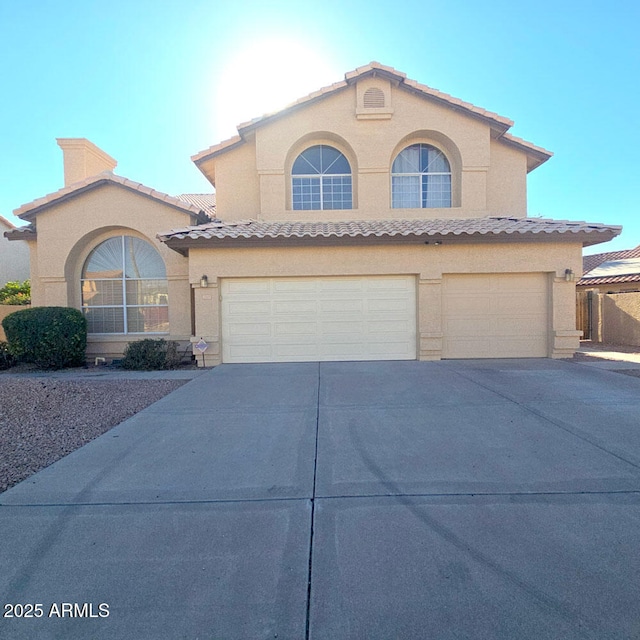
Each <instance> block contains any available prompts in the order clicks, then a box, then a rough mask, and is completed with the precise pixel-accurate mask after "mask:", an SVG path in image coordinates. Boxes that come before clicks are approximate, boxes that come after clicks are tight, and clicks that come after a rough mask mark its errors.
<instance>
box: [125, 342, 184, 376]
mask: <svg viewBox="0 0 640 640" xmlns="http://www.w3.org/2000/svg"><path fill="white" fill-rule="evenodd" d="M180 359H181V358H180V355H179V354H178V343H177V342H175V341H173V340H169V341H167V340H164V339H163V338H159V339H158V340H153V339H151V338H146V339H144V340H139V341H137V342H130V343H129V344H128V345H127V348H126V349H125V350H124V356H123V358H122V361H121V362H120V366H121V367H122V368H123V369H134V370H136V371H153V370H155V369H174V368H175V367H177V366H178V365H179V364H180Z"/></svg>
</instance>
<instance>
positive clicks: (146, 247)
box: [82, 236, 169, 333]
mask: <svg viewBox="0 0 640 640" xmlns="http://www.w3.org/2000/svg"><path fill="white" fill-rule="evenodd" d="M82 311H83V312H84V314H85V316H86V318H87V323H88V331H89V333H147V332H152V333H165V332H168V331H169V309H168V295H167V273H166V270H165V267H164V262H163V261H162V258H161V257H160V254H159V253H158V252H157V251H156V249H155V248H154V247H153V246H152V245H150V244H149V243H148V242H145V241H144V240H140V239H139V238H134V237H132V236H117V237H115V238H109V240H105V241H104V242H102V243H101V244H99V245H98V246H97V247H96V248H95V249H94V250H93V251H92V252H91V253H90V254H89V257H88V258H87V260H86V261H85V263H84V267H83V269H82Z"/></svg>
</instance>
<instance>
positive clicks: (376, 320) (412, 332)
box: [221, 276, 416, 362]
mask: <svg viewBox="0 0 640 640" xmlns="http://www.w3.org/2000/svg"><path fill="white" fill-rule="evenodd" d="M415 296H416V283H415V278H414V277H413V276H379V277H378V276H367V277H340V278H338V277H335V278H251V279H249V278H238V279H227V280H223V281H222V303H221V304H222V360H223V362H305V361H307V362H309V361H321V360H322V361H327V360H329V361H330V360H413V359H415V357H416V299H415Z"/></svg>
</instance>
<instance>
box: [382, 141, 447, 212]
mask: <svg viewBox="0 0 640 640" xmlns="http://www.w3.org/2000/svg"><path fill="white" fill-rule="evenodd" d="M391 193H392V196H391V201H392V206H393V208H394V209H420V208H435V207H450V206H451V166H450V165H449V161H448V160H447V158H446V156H445V155H444V153H442V151H440V149H436V148H435V147H432V146H431V145H429V144H412V145H411V146H410V147H407V148H406V149H404V150H403V151H401V152H400V153H399V154H398V157H397V158H396V159H395V160H394V161H393V166H392V167H391Z"/></svg>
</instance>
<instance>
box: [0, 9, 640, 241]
mask: <svg viewBox="0 0 640 640" xmlns="http://www.w3.org/2000/svg"><path fill="white" fill-rule="evenodd" d="M639 25H640V3H638V2H637V0H626V1H622V0H611V1H610V2H608V3H602V2H592V1H590V0H584V1H580V2H578V1H573V0H568V1H567V0H555V1H553V2H551V1H549V0H538V1H537V2H523V1H522V2H521V1H520V0H488V1H487V2H482V3H481V2H473V1H472V0H467V1H463V0H449V1H447V2H443V1H442V0H439V1H437V2H435V1H431V0H420V1H406V2H404V1H402V0H399V1H396V2H390V3H385V4H380V5H379V6H377V4H376V3H373V2H371V1H370V0H367V1H362V0H354V1H349V0H340V1H334V0H323V2H313V3H312V2H304V1H303V0H297V1H281V2H279V1H278V0H272V1H270V2H265V1H261V2H253V1H244V2H243V1H241V0H237V1H236V2H231V1H229V0H226V1H224V2H221V1H216V0H111V1H110V2H105V1H104V0H101V1H97V0H0V97H1V99H0V149H1V153H0V176H1V177H0V215H3V216H5V217H8V218H9V219H11V220H13V221H14V222H16V219H15V218H13V217H12V216H11V212H12V210H13V209H15V208H17V207H18V206H20V205H21V204H23V203H25V202H29V201H31V200H33V199H35V198H37V197H40V196H42V195H45V194H47V193H50V192H52V191H55V190H57V189H58V188H60V187H61V186H62V153H61V151H60V149H59V148H58V147H57V145H56V142H55V138H57V137H86V138H89V139H90V140H91V141H93V142H95V143H96V144H97V145H98V146H99V147H101V148H102V149H104V150H105V151H106V152H107V153H109V154H110V155H112V156H113V157H114V158H115V159H116V160H118V167H117V168H116V172H117V173H118V174H120V175H124V176H126V177H128V178H131V179H133V180H137V181H139V182H142V183H144V184H146V185H148V186H150V187H153V188H156V189H158V190H160V191H165V192H167V193H170V194H178V193H183V192H192V193H202V192H207V191H210V190H211V189H210V186H209V184H208V183H207V182H206V180H205V179H204V178H203V177H202V176H201V174H200V172H199V171H198V170H197V169H196V168H195V166H194V165H193V163H192V162H191V160H190V156H191V155H193V154H194V153H196V152H198V151H200V150H202V149H205V148H207V147H208V146H210V145H212V144H215V143H217V142H219V141H220V140H222V139H225V138H227V137H230V136H231V135H233V133H234V127H235V125H237V124H239V123H240V122H242V121H245V120H247V119H249V118H251V117H254V116H258V115H261V114H262V113H264V112H265V111H268V110H272V109H275V108H277V107H279V106H281V105H282V104H285V103H287V102H290V101H292V100H294V99H296V98H297V97H300V96H301V95H305V94H306V93H309V92H310V91H313V90H314V89H316V88H319V87H321V86H324V85H326V84H330V83H331V82H334V81H337V80H340V79H342V77H343V74H344V72H346V71H349V70H351V69H354V68H355V67H357V66H360V65H363V64H366V63H367V62H369V61H371V60H377V61H379V62H381V63H383V64H386V65H389V66H392V67H395V68H396V69H398V70H400V71H403V72H405V73H406V74H407V75H408V76H409V77H410V78H413V79H415V80H418V81H419V82H422V83H424V84H427V85H429V86H431V87H434V88H437V89H440V90H441V91H445V92H447V93H450V94H452V95H454V96H456V97H458V98H461V99H463V100H466V101H468V102H471V103H473V104H476V105H478V106H481V107H484V108H486V109H489V110H491V111H495V112H497V113H499V114H500V115H503V116H506V117H509V118H511V119H512V120H514V121H515V126H514V127H513V128H512V129H511V132H512V133H513V134H514V135H517V136H520V137H522V138H525V139H526V140H529V141H531V142H533V143H534V144H537V145H540V146H542V147H545V148H547V149H549V150H551V151H553V152H554V154H555V155H554V157H553V158H552V159H551V160H549V161H548V162H547V163H546V164H544V165H543V166H542V167H540V168H539V169H537V170H535V171H533V172H532V173H531V174H530V175H529V215H531V216H538V215H539V216H544V217H551V218H559V219H571V220H588V221H590V222H605V223H609V224H622V225H624V227H625V229H624V231H623V234H622V236H621V237H620V238H619V239H616V240H614V241H613V242H612V243H609V244H607V245H598V246H596V247H594V248H592V249H590V250H588V252H589V253H594V252H597V251H607V250H614V249H619V248H628V247H632V246H635V245H637V244H639V243H640V38H639V36H638V27H639ZM267 78H268V79H269V80H270V81H272V82H275V85H276V89H275V90H273V91H266V89H265V90H263V89H262V87H264V86H266V84H265V80H266V79H267ZM247 88H249V90H247Z"/></svg>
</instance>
